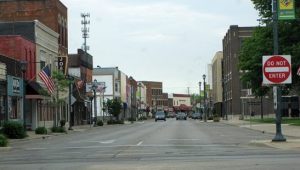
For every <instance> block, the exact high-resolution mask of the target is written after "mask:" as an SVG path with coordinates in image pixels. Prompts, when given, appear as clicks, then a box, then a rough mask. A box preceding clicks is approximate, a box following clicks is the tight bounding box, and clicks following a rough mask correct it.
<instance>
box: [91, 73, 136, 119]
mask: <svg viewBox="0 0 300 170" xmlns="http://www.w3.org/2000/svg"><path fill="white" fill-rule="evenodd" d="M93 80H97V82H98V83H103V84H104V85H105V87H106V88H105V90H104V91H103V93H100V92H97V115H98V116H103V115H104V116H108V115H107V114H106V113H104V112H103V102H106V101H107V99H110V100H112V99H115V98H117V99H120V100H121V102H122V103H123V113H122V115H120V116H121V117H124V116H125V117H126V115H127V108H128V107H129V104H128V100H129V99H128V98H129V94H130V89H129V88H130V86H129V85H128V82H127V81H128V76H127V75H126V74H125V73H123V72H122V71H121V70H119V68H118V67H97V68H94V69H93ZM124 112H125V113H124Z"/></svg>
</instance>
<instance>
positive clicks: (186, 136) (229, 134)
mask: <svg viewBox="0 0 300 170" xmlns="http://www.w3.org/2000/svg"><path fill="white" fill-rule="evenodd" d="M273 137H274V135H273V134H268V133H261V132H259V131H254V130H250V129H246V128H241V127H238V126H233V125H228V124H223V123H215V122H207V123H205V122H201V121H199V120H191V119H188V120H187V121H184V120H182V121H176V120H175V119H167V121H166V122H164V121H158V122H154V120H147V121H145V122H135V123H134V124H127V125H113V126H109V125H105V126H104V127H95V128H92V129H87V130H85V131H82V132H73V133H70V134H67V135H60V136H51V137H48V138H45V139H33V140H27V141H17V142H13V143H11V144H10V146H11V147H12V148H11V149H9V150H1V151H0V158H1V159H0V169H22V170H27V169H28V170H29V169H106V170H107V169H184V168H189V169H217V168H222V169H231V170H232V169H264V170H265V169H266V170H267V169H272V170H274V169H278V170H279V169H280V170H281V169H299V167H300V162H299V156H300V149H299V150H281V149H275V148H270V147H266V146H260V145H257V146H256V145H253V144H251V141H252V140H268V139H269V140H271V139H272V138H273Z"/></svg>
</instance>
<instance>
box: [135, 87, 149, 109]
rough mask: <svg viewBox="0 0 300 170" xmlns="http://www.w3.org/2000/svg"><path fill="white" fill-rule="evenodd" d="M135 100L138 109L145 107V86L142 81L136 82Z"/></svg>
mask: <svg viewBox="0 0 300 170" xmlns="http://www.w3.org/2000/svg"><path fill="white" fill-rule="evenodd" d="M136 97H137V100H138V104H139V109H140V110H142V111H145V110H146V108H147V87H146V85H144V84H143V83H142V82H138V90H137V95H136Z"/></svg>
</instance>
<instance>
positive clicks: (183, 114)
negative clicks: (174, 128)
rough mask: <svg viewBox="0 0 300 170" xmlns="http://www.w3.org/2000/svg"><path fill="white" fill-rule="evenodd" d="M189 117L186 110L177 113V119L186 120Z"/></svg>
mask: <svg viewBox="0 0 300 170" xmlns="http://www.w3.org/2000/svg"><path fill="white" fill-rule="evenodd" d="M186 119H187V115H186V113H184V112H178V113H177V114H176V120H186Z"/></svg>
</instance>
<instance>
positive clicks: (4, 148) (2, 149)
mask: <svg viewBox="0 0 300 170" xmlns="http://www.w3.org/2000/svg"><path fill="white" fill-rule="evenodd" d="M11 149H12V147H10V146H7V147H0V151H9V150H11Z"/></svg>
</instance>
